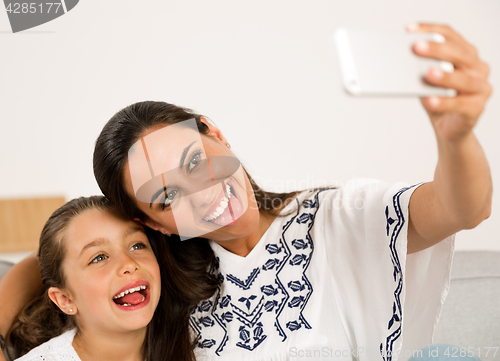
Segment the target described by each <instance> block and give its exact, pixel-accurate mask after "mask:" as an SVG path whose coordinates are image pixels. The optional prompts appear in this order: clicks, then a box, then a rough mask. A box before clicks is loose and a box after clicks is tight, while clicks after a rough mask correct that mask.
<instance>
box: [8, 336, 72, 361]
mask: <svg viewBox="0 0 500 361" xmlns="http://www.w3.org/2000/svg"><path fill="white" fill-rule="evenodd" d="M75 333H76V329H73V330H70V331H66V332H64V333H63V334H62V335H60V336H57V337H54V338H51V339H50V340H49V341H47V342H45V343H43V344H41V345H40V346H38V347H35V348H34V349H33V350H31V351H30V352H28V353H27V354H26V355H24V356H23V357H21V358H18V359H16V360H17V361H41V360H43V361H81V360H80V357H78V354H77V353H76V351H75V349H74V348H73V345H72V344H73V338H74V337H75Z"/></svg>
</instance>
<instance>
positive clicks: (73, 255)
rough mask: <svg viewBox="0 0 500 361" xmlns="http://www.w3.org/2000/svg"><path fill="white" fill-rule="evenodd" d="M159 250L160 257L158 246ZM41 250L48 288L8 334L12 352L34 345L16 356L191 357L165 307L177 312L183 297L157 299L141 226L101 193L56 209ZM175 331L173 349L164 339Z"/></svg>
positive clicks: (155, 274) (155, 273)
mask: <svg viewBox="0 0 500 361" xmlns="http://www.w3.org/2000/svg"><path fill="white" fill-rule="evenodd" d="M163 249H164V247H163ZM156 251H160V252H161V253H162V255H163V256H165V252H164V251H162V245H160V248H159V249H158V248H157V249H156ZM38 256H39V262H40V269H41V275H42V279H43V282H44V284H45V286H46V287H47V290H46V292H45V293H44V294H43V296H42V297H41V298H39V299H37V300H35V301H34V302H32V303H31V304H30V305H29V306H28V307H27V308H26V309H25V310H24V311H23V313H22V315H21V317H20V318H19V321H18V322H17V324H16V325H15V326H14V327H13V329H12V331H11V333H10V341H11V343H12V347H13V349H14V350H15V351H16V353H17V354H24V353H26V352H27V351H28V350H30V349H31V351H30V352H28V353H27V354H26V355H24V356H23V357H21V358H20V359H19V360H23V361H27V360H40V359H41V358H43V359H50V360H82V361H85V360H106V361H110V360H121V361H123V360H173V359H178V360H189V359H191V357H190V356H189V353H190V351H191V347H190V345H191V343H189V344H186V346H188V347H187V353H188V355H186V352H185V351H184V352H183V346H182V340H183V339H188V340H189V334H188V331H187V327H184V328H183V327H182V325H180V326H177V327H175V326H172V325H171V324H167V322H168V320H169V318H170V320H171V321H174V320H175V319H176V318H177V319H178V316H177V315H175V316H174V317H173V318H172V317H171V316H169V311H170V310H169V309H174V310H175V308H176V306H177V307H178V309H176V310H175V311H176V312H179V311H181V310H182V307H183V306H182V302H179V301H177V302H176V301H173V303H171V304H167V303H166V302H162V303H160V304H158V302H159V300H160V295H161V294H162V287H161V277H160V268H159V266H158V263H157V261H156V258H155V254H154V252H153V249H152V245H151V244H150V242H149V240H148V237H147V235H146V233H145V230H144V227H142V225H140V224H138V223H137V222H134V221H131V220H127V219H124V218H123V217H122V216H120V215H119V214H118V213H117V211H116V209H115V207H114V206H113V205H112V204H111V203H110V202H109V201H108V200H107V199H106V198H104V197H102V196H94V197H89V198H83V197H82V198H78V199H74V200H72V201H70V202H68V203H66V204H65V205H64V206H62V207H61V208H60V209H58V210H57V211H55V212H54V214H53V215H52V216H51V217H50V219H49V220H48V221H47V223H46V224H45V227H44V229H43V231H42V234H41V237H40V247H39V255H38ZM169 283H171V282H169V281H167V282H166V284H167V285H168V284H169ZM164 285H165V283H164ZM166 287H168V286H166ZM161 297H162V298H164V297H167V298H168V295H167V294H166V293H165V292H163V295H162V296H161ZM157 306H158V307H157ZM179 306H180V307H179ZM155 310H156V311H155ZM170 313H172V312H171V311H170ZM153 315H155V317H154V318H153ZM152 319H153V321H152ZM184 323H185V324H187V322H184ZM165 326H167V327H165ZM168 329H170V330H175V332H170V335H169V332H168ZM183 332H184V334H183ZM172 335H175V336H177V337H176V339H177V341H178V342H179V340H180V342H179V345H178V348H177V350H176V352H175V354H173V349H172V347H171V346H168V345H167V343H168V341H170V340H169V339H172V340H173V341H172V342H175V341H176V340H175V337H169V336H172ZM49 339H50V340H49ZM47 340H48V341H47ZM44 341H47V342H45V343H43V344H41V343H42V342H44ZM40 344H41V345H40ZM37 345H39V346H37ZM35 346H37V347H35ZM33 347H35V348H33Z"/></svg>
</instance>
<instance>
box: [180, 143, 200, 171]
mask: <svg viewBox="0 0 500 361" xmlns="http://www.w3.org/2000/svg"><path fill="white" fill-rule="evenodd" d="M194 143H196V140H195V141H194V142H192V143H191V144H189V145H188V146H187V147H186V148H184V151H183V152H182V155H181V161H180V162H179V169H181V168H182V166H183V165H184V160H186V155H187V152H189V148H191V146H192V145H193V144H194Z"/></svg>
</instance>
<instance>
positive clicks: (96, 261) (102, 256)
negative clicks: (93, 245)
mask: <svg viewBox="0 0 500 361" xmlns="http://www.w3.org/2000/svg"><path fill="white" fill-rule="evenodd" d="M106 258H108V256H106V255H105V254H103V253H101V254H100V255H98V256H97V257H95V258H94V259H93V260H92V261H90V263H99V262H101V261H104V260H105V259H106Z"/></svg>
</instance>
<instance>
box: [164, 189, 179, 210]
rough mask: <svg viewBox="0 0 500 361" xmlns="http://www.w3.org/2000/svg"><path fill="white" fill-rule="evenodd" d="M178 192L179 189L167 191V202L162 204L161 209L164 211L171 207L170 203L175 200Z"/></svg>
mask: <svg viewBox="0 0 500 361" xmlns="http://www.w3.org/2000/svg"><path fill="white" fill-rule="evenodd" d="M177 192H178V190H177V189H172V190H169V191H167V193H165V200H164V201H163V202H162V203H161V208H162V210H164V209H165V208H167V207H170V203H172V201H173V200H174V198H175V196H176V195H177Z"/></svg>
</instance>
